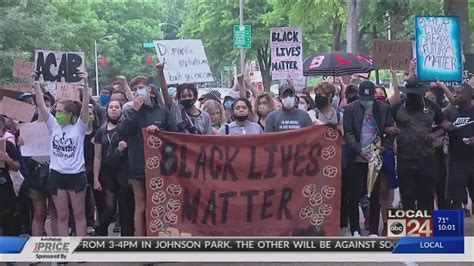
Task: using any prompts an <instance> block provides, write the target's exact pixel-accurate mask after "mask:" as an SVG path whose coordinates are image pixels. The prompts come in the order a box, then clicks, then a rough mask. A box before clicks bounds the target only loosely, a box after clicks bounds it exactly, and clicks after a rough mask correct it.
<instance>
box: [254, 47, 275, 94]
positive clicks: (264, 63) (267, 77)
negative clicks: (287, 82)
mask: <svg viewBox="0 0 474 266" xmlns="http://www.w3.org/2000/svg"><path fill="white" fill-rule="evenodd" d="M269 47H270V46H269V41H268V39H267V41H266V42H265V45H263V46H261V47H259V48H258V49H257V60H258V65H259V66H260V72H261V73H262V83H263V88H264V90H265V91H267V92H268V91H270V86H271V85H272V77H271V68H272V59H271V56H270V51H269V50H270V49H269Z"/></svg>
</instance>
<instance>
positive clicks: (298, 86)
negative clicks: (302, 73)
mask: <svg viewBox="0 0 474 266" xmlns="http://www.w3.org/2000/svg"><path fill="white" fill-rule="evenodd" d="M306 81H307V78H306V77H300V78H296V79H291V82H292V83H293V87H294V88H295V91H296V92H297V93H303V90H304V88H306ZM279 84H280V86H283V85H288V79H285V80H280V82H279Z"/></svg>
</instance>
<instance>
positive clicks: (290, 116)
mask: <svg viewBox="0 0 474 266" xmlns="http://www.w3.org/2000/svg"><path fill="white" fill-rule="evenodd" d="M278 91H279V96H280V101H281V104H282V109H279V110H276V111H274V112H272V113H271V114H270V115H268V118H267V121H266V125H265V132H279V131H285V130H292V129H298V128H304V127H308V126H311V118H310V117H309V115H308V113H307V112H305V111H302V110H300V109H298V108H296V91H295V89H294V88H293V86H290V85H283V86H281V87H280V88H279V89H278Z"/></svg>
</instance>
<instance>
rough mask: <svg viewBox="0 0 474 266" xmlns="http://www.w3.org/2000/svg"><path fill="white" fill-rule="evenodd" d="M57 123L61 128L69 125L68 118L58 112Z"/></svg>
mask: <svg viewBox="0 0 474 266" xmlns="http://www.w3.org/2000/svg"><path fill="white" fill-rule="evenodd" d="M56 121H57V122H58V124H59V125H60V126H65V125H67V124H69V119H68V117H67V116H66V115H65V114H64V113H61V112H56Z"/></svg>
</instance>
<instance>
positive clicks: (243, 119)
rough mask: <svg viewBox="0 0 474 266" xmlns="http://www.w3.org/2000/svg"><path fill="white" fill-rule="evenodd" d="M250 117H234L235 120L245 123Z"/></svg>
mask: <svg viewBox="0 0 474 266" xmlns="http://www.w3.org/2000/svg"><path fill="white" fill-rule="evenodd" d="M248 117H249V116H248V115H234V118H235V120H237V121H239V122H244V121H245V120H247V118H248Z"/></svg>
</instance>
